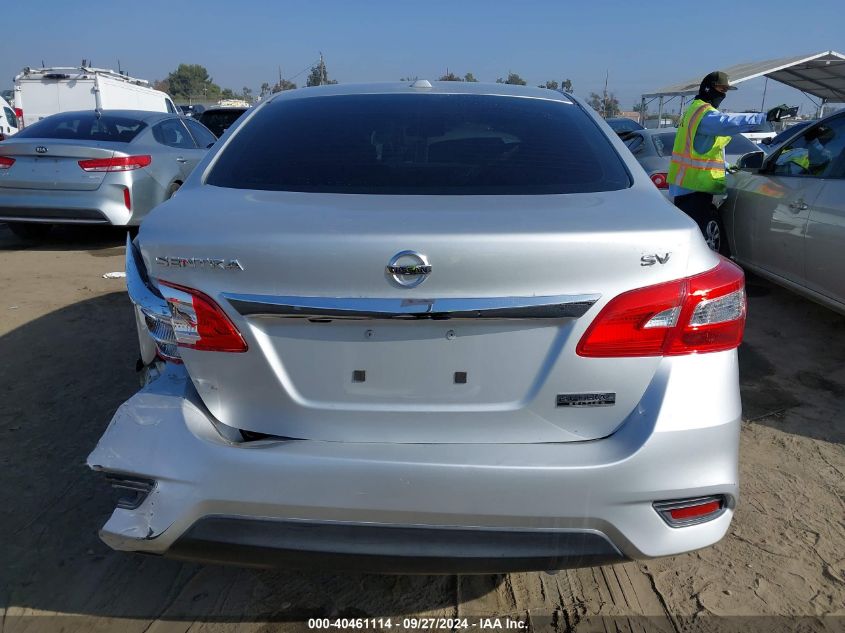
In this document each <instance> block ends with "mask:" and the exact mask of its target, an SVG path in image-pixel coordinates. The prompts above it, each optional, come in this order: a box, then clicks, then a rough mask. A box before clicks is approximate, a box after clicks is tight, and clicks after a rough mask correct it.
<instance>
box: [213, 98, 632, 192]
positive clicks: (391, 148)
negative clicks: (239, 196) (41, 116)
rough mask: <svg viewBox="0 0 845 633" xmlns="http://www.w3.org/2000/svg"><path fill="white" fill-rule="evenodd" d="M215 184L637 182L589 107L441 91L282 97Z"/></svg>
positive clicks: (235, 142) (601, 187) (482, 187)
mask: <svg viewBox="0 0 845 633" xmlns="http://www.w3.org/2000/svg"><path fill="white" fill-rule="evenodd" d="M203 122H205V119H203ZM207 183H208V184H211V185H217V186H219V187H231V188H236V189H264V190H275V191H302V192H323V193H364V194H423V195H468V194H473V195H484V194H492V195H504V194H518V195H525V194H556V193H579V192H595V191H611V190H616V189H624V188H626V187H629V186H630V184H631V182H630V178H629V176H628V172H627V171H626V169H625V167H624V164H623V163H622V160H621V158H620V157H619V155H618V154H617V153H616V152H615V151H614V149H613V147H612V146H611V144H610V141H609V139H608V138H607V137H606V136H605V135H604V133H603V132H602V131H601V130H600V129H599V127H598V126H597V125H596V124H595V123H594V122H593V121H592V120H591V119H590V118H589V117H588V116H587V114H586V113H584V112H583V111H582V110H581V108H580V107H579V106H577V105H574V104H566V103H561V102H557V101H547V100H543V99H524V98H516V97H502V96H488V95H431V94H428V95H406V94H400V95H349V96H347V95H342V96H329V97H311V98H307V99H290V100H287V99H277V100H275V101H271V102H270V103H269V104H267V105H266V106H264V107H262V108H261V109H260V110H259V111H258V112H256V113H255V114H254V115H253V117H252V118H251V119H250V120H249V121H248V122H247V123H246V124H245V125H244V127H242V128H241V129H240V130H239V131H238V133H237V134H236V135H235V136H234V137H233V138H232V140H231V142H230V143H229V145H228V146H227V147H226V148H225V149H224V150H223V151H222V153H221V154H220V156H219V157H218V159H217V162H216V163H215V165H214V167H213V169H212V171H211V173H210V175H209V177H208V180H207Z"/></svg>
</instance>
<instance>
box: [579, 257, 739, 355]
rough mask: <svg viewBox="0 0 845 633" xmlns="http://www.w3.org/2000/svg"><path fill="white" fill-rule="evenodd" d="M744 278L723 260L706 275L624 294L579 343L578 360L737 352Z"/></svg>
mask: <svg viewBox="0 0 845 633" xmlns="http://www.w3.org/2000/svg"><path fill="white" fill-rule="evenodd" d="M745 311H746V305H745V276H744V275H743V272H742V269H741V268H739V267H738V266H737V265H736V264H734V263H732V262H730V261H728V260H727V259H725V258H720V262H719V264H718V265H717V266H716V267H715V268H713V269H711V270H708V271H707V272H705V273H702V274H700V275H694V276H692V277H687V278H685V279H677V280H675V281H669V282H666V283H662V284H657V285H655V286H647V287H645V288H638V289H637V290H631V291H629V292H625V293H622V294H621V295H619V296H618V297H615V298H613V299H611V300H610V302H609V303H608V304H607V305H606V306H605V307H604V308H603V309H602V311H601V312H600V313H599V314H598V316H597V317H596V318H595V320H594V321H593V322H592V324H590V327H588V328H587V331H586V332H585V333H584V336H582V337H581V340H580V341H579V342H578V346H577V347H576V352H577V354H578V355H579V356H586V357H593V358H614V357H622V356H680V355H684V354H696V353H703V352H719V351H723V350H728V349H733V348H735V347H738V346H739V344H740V343H741V342H742V334H743V331H744V330H745Z"/></svg>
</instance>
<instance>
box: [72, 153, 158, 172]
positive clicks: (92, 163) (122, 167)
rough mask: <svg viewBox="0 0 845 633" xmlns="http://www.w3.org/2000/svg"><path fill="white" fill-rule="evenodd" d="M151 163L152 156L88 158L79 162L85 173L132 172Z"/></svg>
mask: <svg viewBox="0 0 845 633" xmlns="http://www.w3.org/2000/svg"><path fill="white" fill-rule="evenodd" d="M151 162H153V159H152V156H117V157H115V158H90V159H88V160H81V161H79V166H80V167H82V169H83V170H85V171H132V170H133V169H140V168H141V167H146V166H147V165H149V164H150V163H151Z"/></svg>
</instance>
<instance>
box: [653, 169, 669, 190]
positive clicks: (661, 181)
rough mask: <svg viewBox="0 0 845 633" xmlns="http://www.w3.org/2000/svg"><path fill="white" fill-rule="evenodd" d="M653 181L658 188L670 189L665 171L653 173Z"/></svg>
mask: <svg viewBox="0 0 845 633" xmlns="http://www.w3.org/2000/svg"><path fill="white" fill-rule="evenodd" d="M651 182H653V183H654V186H655V187H657V188H658V189H668V188H669V181H668V180H667V179H666V174H665V173H656V174H652V175H651Z"/></svg>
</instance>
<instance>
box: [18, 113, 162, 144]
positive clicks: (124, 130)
mask: <svg viewBox="0 0 845 633" xmlns="http://www.w3.org/2000/svg"><path fill="white" fill-rule="evenodd" d="M145 127H147V124H146V123H144V122H143V121H138V120H137V119H132V118H128V117H122V116H112V115H109V114H101V115H100V116H99V117H98V116H97V115H96V113H95V112H65V113H61V114H54V115H53V116H48V117H47V118H46V119H41V120H40V121H38V122H36V123H33V124H31V125H28V126H26V127H25V128H24V129H23V130H21V131H20V132H18V133H17V137H18V138H63V139H73V140H80V141H84V140H88V141H113V142H117V143H128V142H129V141H131V140H132V139H134V138H135V137H136V136H138V133H139V132H140V131H141V130H143V129H144V128H145Z"/></svg>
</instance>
